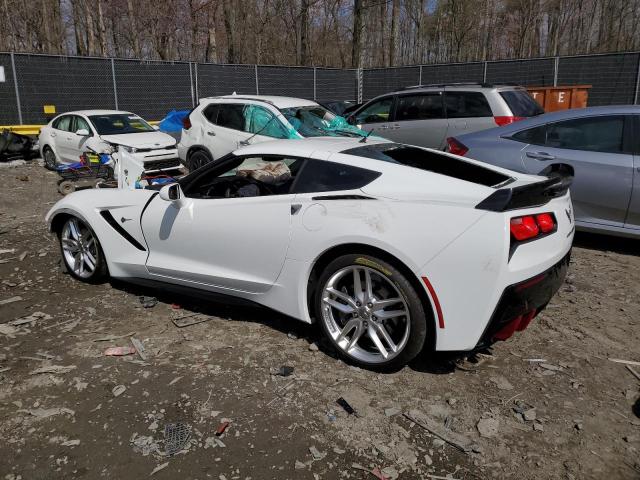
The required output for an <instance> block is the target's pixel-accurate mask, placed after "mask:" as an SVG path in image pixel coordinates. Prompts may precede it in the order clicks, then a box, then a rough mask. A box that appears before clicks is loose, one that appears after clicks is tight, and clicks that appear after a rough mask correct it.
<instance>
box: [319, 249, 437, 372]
mask: <svg viewBox="0 0 640 480" xmlns="http://www.w3.org/2000/svg"><path fill="white" fill-rule="evenodd" d="M318 287H319V288H318V290H317V291H316V299H315V308H316V318H318V319H319V322H320V325H321V327H322V330H323V332H324V333H325V335H326V336H327V338H328V339H329V340H330V342H331V343H332V344H333V345H334V346H335V347H336V349H337V351H338V353H339V354H340V356H341V357H343V358H345V359H346V360H349V361H350V362H351V363H355V364H357V365H360V366H362V367H365V368H371V369H376V370H391V369H395V368H399V367H402V366H403V365H405V364H406V363H408V362H409V361H411V360H412V359H413V358H414V357H415V356H416V355H418V353H419V352H420V351H421V350H422V348H423V346H424V343H425V339H426V337H427V332H428V328H427V315H426V313H425V309H424V306H423V305H422V302H421V300H420V297H419V296H418V294H417V293H416V291H415V289H414V288H413V286H412V285H411V282H409V280H408V279H407V278H406V277H405V276H404V275H403V273H402V272H400V270H398V269H397V268H396V267H395V266H394V265H392V264H390V263H388V262H386V261H384V260H381V259H379V258H376V257H373V256H371V255H354V254H351V255H344V256H341V257H339V258H337V259H335V260H333V261H332V262H331V263H330V264H329V265H328V266H327V267H326V268H325V270H324V272H323V273H322V274H321V275H320V278H319V281H318Z"/></svg>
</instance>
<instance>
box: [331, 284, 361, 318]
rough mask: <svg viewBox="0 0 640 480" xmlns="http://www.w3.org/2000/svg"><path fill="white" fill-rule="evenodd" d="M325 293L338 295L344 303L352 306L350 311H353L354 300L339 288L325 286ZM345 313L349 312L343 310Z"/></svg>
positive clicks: (354, 306) (354, 307)
mask: <svg viewBox="0 0 640 480" xmlns="http://www.w3.org/2000/svg"><path fill="white" fill-rule="evenodd" d="M327 293H329V294H330V295H334V296H336V297H338V298H339V299H340V300H342V301H343V302H346V304H347V305H348V306H350V307H351V308H352V310H351V311H354V310H355V309H356V302H355V301H354V299H353V298H351V297H350V296H349V295H347V294H346V293H343V292H341V291H340V290H336V289H335V288H331V287H330V288H327ZM345 313H350V312H345Z"/></svg>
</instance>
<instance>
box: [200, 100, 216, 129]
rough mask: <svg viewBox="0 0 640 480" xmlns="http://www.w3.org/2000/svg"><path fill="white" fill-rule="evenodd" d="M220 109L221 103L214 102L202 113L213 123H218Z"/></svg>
mask: <svg viewBox="0 0 640 480" xmlns="http://www.w3.org/2000/svg"><path fill="white" fill-rule="evenodd" d="M219 110H220V105H218V104H213V105H209V106H208V107H207V108H205V109H204V110H203V111H202V115H204V118H206V119H207V120H208V121H209V122H211V123H214V124H215V123H217V120H218V111H219Z"/></svg>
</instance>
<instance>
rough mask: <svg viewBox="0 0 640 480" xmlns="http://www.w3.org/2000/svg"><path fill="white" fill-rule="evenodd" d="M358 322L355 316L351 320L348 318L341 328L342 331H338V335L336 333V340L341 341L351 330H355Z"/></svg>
mask: <svg viewBox="0 0 640 480" xmlns="http://www.w3.org/2000/svg"><path fill="white" fill-rule="evenodd" d="M359 323H360V320H358V319H356V318H352V319H351V320H349V321H348V322H347V324H346V325H345V326H344V328H343V329H342V331H341V332H340V335H338V338H337V339H336V341H337V342H341V341H342V340H345V339H346V338H347V335H348V334H349V332H350V331H351V330H355V329H357V328H358V324H359Z"/></svg>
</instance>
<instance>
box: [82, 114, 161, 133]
mask: <svg viewBox="0 0 640 480" xmlns="http://www.w3.org/2000/svg"><path fill="white" fill-rule="evenodd" d="M89 120H91V123H92V124H93V126H94V127H95V129H96V131H97V132H98V135H121V134H125V133H143V132H153V131H154V129H153V127H152V126H151V125H149V124H148V123H147V122H145V121H144V120H143V119H142V118H140V117H139V116H137V115H132V114H127V113H122V114H120V113H117V114H109V115H91V116H89Z"/></svg>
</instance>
